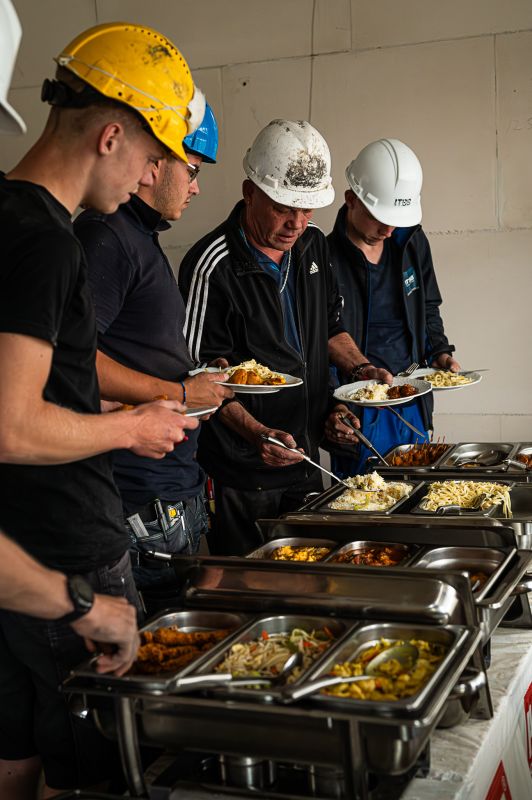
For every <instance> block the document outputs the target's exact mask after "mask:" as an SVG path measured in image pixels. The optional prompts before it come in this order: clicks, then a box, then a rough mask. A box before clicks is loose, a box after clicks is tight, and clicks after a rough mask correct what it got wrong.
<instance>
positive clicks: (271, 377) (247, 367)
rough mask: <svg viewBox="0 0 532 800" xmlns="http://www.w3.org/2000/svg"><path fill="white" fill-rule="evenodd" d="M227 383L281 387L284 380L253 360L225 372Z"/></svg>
mask: <svg viewBox="0 0 532 800" xmlns="http://www.w3.org/2000/svg"><path fill="white" fill-rule="evenodd" d="M227 373H228V375H229V383H238V384H248V385H253V386H282V385H283V384H285V383H286V378H285V377H284V376H283V375H281V374H280V373H279V372H272V370H271V369H269V368H268V367H265V366H264V365H263V364H259V363H258V362H257V361H255V359H254V358H251V359H249V361H243V362H242V363H241V364H237V366H236V367H230V368H229V369H228V370H227Z"/></svg>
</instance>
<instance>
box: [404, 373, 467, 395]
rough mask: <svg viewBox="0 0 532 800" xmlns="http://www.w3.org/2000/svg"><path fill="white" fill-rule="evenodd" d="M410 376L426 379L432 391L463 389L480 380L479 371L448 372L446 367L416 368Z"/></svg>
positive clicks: (416, 378) (421, 379)
mask: <svg viewBox="0 0 532 800" xmlns="http://www.w3.org/2000/svg"><path fill="white" fill-rule="evenodd" d="M411 377H412V378H414V379H415V380H420V381H427V382H428V383H430V385H431V386H432V390H433V391H434V392H441V391H448V390H449V389H464V388H465V387H466V386H474V385H475V384H476V383H480V381H481V380H482V375H481V374H480V373H479V372H450V371H449V370H446V369H429V367H424V368H420V369H416V371H415V372H413V373H412V375H411Z"/></svg>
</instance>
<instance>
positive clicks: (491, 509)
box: [411, 477, 515, 517]
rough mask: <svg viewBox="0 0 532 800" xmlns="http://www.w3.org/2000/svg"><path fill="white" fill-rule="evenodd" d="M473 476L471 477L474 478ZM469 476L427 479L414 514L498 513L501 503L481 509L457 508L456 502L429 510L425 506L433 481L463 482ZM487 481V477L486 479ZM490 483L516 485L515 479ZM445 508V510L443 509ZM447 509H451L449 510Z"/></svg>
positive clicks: (481, 514) (469, 515)
mask: <svg viewBox="0 0 532 800" xmlns="http://www.w3.org/2000/svg"><path fill="white" fill-rule="evenodd" d="M472 479H473V478H471V480H472ZM467 480H468V478H465V477H463V478H462V477H460V478H456V479H453V478H438V480H435V481H426V482H425V483H424V484H423V487H422V490H421V493H422V494H423V496H422V497H421V499H420V500H419V502H418V504H417V505H416V506H414V508H412V509H411V512H412V514H422V515H424V516H429V517H434V516H440V515H441V516H458V517H492V516H494V515H495V514H496V511H497V509H498V508H499V507H500V505H501V504H500V503H497V504H496V505H491V506H488V508H479V509H474V510H473V509H467V508H456V507H455V504H452V505H451V506H440V507H439V508H438V509H436V510H434V511H429V510H428V509H427V508H426V507H425V505H424V504H425V502H426V495H427V494H428V491H429V488H430V485H431V483H462V482H464V481H467ZM481 480H482V479H477V480H476V482H480V481H481ZM484 481H486V479H484ZM487 482H489V483H499V484H502V485H505V486H508V487H509V489H510V490H512V489H513V487H514V485H515V484H514V482H513V481H487ZM510 498H511V499H513V492H512V491H511V494H510ZM441 509H443V510H441ZM446 509H449V511H447V510H446Z"/></svg>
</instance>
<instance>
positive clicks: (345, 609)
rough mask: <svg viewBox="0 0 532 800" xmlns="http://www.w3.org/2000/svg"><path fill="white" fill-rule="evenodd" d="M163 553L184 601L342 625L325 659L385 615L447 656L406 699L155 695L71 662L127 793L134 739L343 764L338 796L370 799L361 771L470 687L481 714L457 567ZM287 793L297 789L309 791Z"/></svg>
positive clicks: (414, 736)
mask: <svg viewBox="0 0 532 800" xmlns="http://www.w3.org/2000/svg"><path fill="white" fill-rule="evenodd" d="M172 561H173V563H174V566H175V567H176V574H177V575H178V577H179V579H180V582H181V583H182V585H183V586H184V593H183V595H182V600H183V601H184V603H185V604H186V606H187V608H188V609H189V610H194V611H195V612H199V611H200V610H203V609H205V610H206V611H209V610H210V609H212V608H213V607H216V609H218V610H221V611H223V612H226V613H231V614H240V613H242V612H243V611H244V610H245V612H246V613H248V614H255V615H259V616H260V617H262V618H264V617H266V618H267V619H274V618H275V617H279V616H281V617H282V616H283V615H288V616H292V617H294V615H295V616H296V617H297V618H299V617H300V616H301V615H303V616H306V615H312V616H316V615H319V619H322V618H323V619H326V620H330V621H331V622H332V623H333V624H334V625H335V626H340V627H337V630H338V633H339V635H340V638H339V640H338V643H337V644H335V645H333V646H332V647H331V650H330V651H328V652H329V653H330V656H331V657H332V655H333V652H334V650H333V648H337V647H338V648H339V647H341V646H342V642H343V641H344V639H345V637H344V638H342V632H343V631H344V630H345V631H346V637H347V636H348V635H351V634H350V630H351V631H352V632H353V635H356V633H357V631H360V632H361V633H360V635H363V631H364V630H366V629H367V628H368V626H369V627H371V625H373V626H377V627H376V628H374V630H378V629H379V626H381V628H382V626H383V625H384V626H392V628H393V629H394V630H395V631H396V632H397V633H400V634H401V635H404V636H408V635H409V634H410V633H414V632H416V631H418V630H419V629H420V628H423V629H425V628H426V629H427V635H430V636H442V637H444V638H446V640H447V641H449V643H450V645H451V647H450V651H449V659H448V660H447V661H446V665H445V670H444V671H443V670H442V671H439V672H438V677H437V680H435V681H434V682H433V683H431V685H430V687H429V688H427V691H426V692H425V691H423V692H421V694H420V697H419V698H418V699H417V700H416V702H413V703H412V704H411V705H410V706H409V707H405V706H401V705H397V706H396V707H393V705H391V704H386V707H383V706H380V707H379V704H378V703H375V705H374V706H371V707H369V708H368V707H367V706H365V707H364V708H361V707H359V706H357V704H355V703H354V704H353V705H352V706H349V707H347V708H345V707H342V708H337V707H336V706H335V707H333V708H331V707H329V706H327V707H324V706H322V704H321V703H320V702H317V701H316V700H315V698H310V699H305V700H304V701H301V702H296V703H288V704H287V703H285V702H284V701H283V699H282V698H279V697H276V696H275V693H274V692H271V693H270V694H269V696H265V694H267V693H264V692H261V693H257V692H256V693H253V692H248V693H247V695H246V696H245V697H243V696H242V694H241V693H239V692H237V693H234V692H232V690H231V688H230V685H229V684H226V685H224V686H222V687H219V688H216V689H212V688H211V689H204V690H202V691H199V690H198V689H196V690H195V691H194V692H193V693H191V694H187V695H182V694H174V693H163V694H161V693H159V692H152V691H150V690H149V689H147V688H146V687H142V688H141V687H139V686H138V685H135V684H133V683H132V682H130V681H127V680H121V679H114V680H109V681H106V677H105V676H98V680H97V681H95V680H90V679H88V676H87V674H86V670H85V669H82V670H74V671H73V673H72V676H71V678H70V679H69V681H68V682H67V684H66V686H65V690H66V691H69V692H81V693H83V694H84V695H85V697H86V698H87V701H88V704H89V706H90V707H91V708H92V709H93V711H94V713H95V715H96V718H97V720H98V724H99V726H100V728H101V729H102V730H103V731H104V732H105V733H106V734H107V735H109V736H112V737H117V738H118V740H119V743H120V748H121V754H122V763H123V766H124V771H125V774H126V776H127V779H128V784H129V787H130V791H131V792H132V794H135V792H136V793H137V794H138V795H140V794H141V793H142V792H143V791H144V789H145V787H144V783H143V777H142V769H141V762H140V758H139V751H138V746H139V741H140V742H143V743H145V744H148V745H150V744H151V745H157V746H163V747H172V748H187V749H189V750H193V751H202V752H210V753H220V754H225V755H230V756H239V757H243V758H247V759H251V760H253V759H256V758H260V759H268V760H271V761H274V762H276V763H278V762H279V763H280V762H282V763H286V762H289V763H292V764H297V765H306V768H308V767H309V765H313V769H314V770H315V769H316V767H317V768H318V769H320V768H323V769H324V770H328V769H331V770H333V771H334V770H341V772H342V775H343V778H344V784H345V792H344V794H343V796H344V797H346V798H355V797H356V798H358V799H359V800H364V798H368V797H369V794H368V773H369V771H372V772H376V773H384V774H386V775H399V774H403V773H405V772H406V771H408V770H409V769H411V768H412V767H413V766H414V765H415V764H416V760H417V759H418V758H419V757H420V755H421V754H422V753H423V752H425V751H426V750H427V748H428V744H429V740H430V735H431V733H432V731H433V730H434V728H435V726H436V725H437V724H439V723H440V724H452V723H454V722H457V721H461V720H462V719H463V718H464V715H467V714H469V713H470V712H471V708H472V696H475V697H478V704H477V707H476V714H477V716H481V717H484V718H486V717H488V716H489V715H490V714H491V701H490V696H489V690H488V688H487V686H486V684H485V667H484V662H483V658H482V651H481V633H480V630H479V628H478V626H477V625H476V612H475V608H474V604H473V599H472V593H471V589H470V585H469V581H468V579H467V577H466V576H465V575H463V574H460V573H456V572H449V573H446V574H445V575H443V574H435V573H434V572H429V571H428V570H415V571H411V572H408V571H407V570H405V569H401V568H394V567H391V568H389V569H387V570H385V571H383V570H376V569H374V568H371V567H356V568H353V567H351V566H349V565H348V566H344V565H327V564H306V565H295V564H289V565H287V564H284V563H279V562H273V561H267V562H266V561H260V560H257V561H251V560H246V559H240V558H234V559H233V558H231V559H223V558H214V557H203V558H202V557H196V558H193V557H174V558H173V559H172ZM414 572H415V579H414ZM176 599H177V598H176ZM251 624H255V623H251ZM270 624H274V623H270ZM257 625H258V627H260V625H261V623H260V622H258V623H257ZM342 626H343V627H342ZM382 630H384V628H382ZM386 630H388V628H386ZM237 636H238V634H237ZM206 667H207V664H206V663H205V662H204V663H203V664H202V665H200V666H199V667H198V669H197V671H196V672H195V671H194V670H192V671H191V673H190V675H191V677H194V675H196V673H197V674H198V677H200V675H199V673H201V671H202V670H203V669H204V668H206ZM317 667H318V663H317V662H316V668H317ZM465 670H472V673H471V674H470V675H469V677H468V678H467V680H466V679H465V678H463V677H462V676H463V674H464V671H465ZM305 680H306V678H305V677H304V676H302V682H303V683H304V681H305ZM303 734H304V735H303ZM294 796H298V797H306V796H308V791H307V792H303V794H301V793H298V794H295V795H294Z"/></svg>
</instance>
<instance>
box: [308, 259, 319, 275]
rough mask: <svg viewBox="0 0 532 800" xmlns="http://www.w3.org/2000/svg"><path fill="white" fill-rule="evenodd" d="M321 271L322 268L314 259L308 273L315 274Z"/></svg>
mask: <svg viewBox="0 0 532 800" xmlns="http://www.w3.org/2000/svg"><path fill="white" fill-rule="evenodd" d="M319 271H320V268H319V267H318V265H317V264H316V262H315V261H313V262H312V264H311V265H310V269H309V271H308V274H309V275H314V274H315V273H316V272H319Z"/></svg>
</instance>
